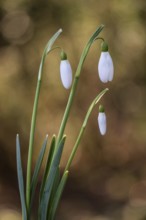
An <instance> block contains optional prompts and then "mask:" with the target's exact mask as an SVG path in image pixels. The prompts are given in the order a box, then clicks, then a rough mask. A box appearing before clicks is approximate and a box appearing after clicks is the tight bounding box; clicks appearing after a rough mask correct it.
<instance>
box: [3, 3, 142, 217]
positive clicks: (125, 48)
mask: <svg viewBox="0 0 146 220" xmlns="http://www.w3.org/2000/svg"><path fill="white" fill-rule="evenodd" d="M0 22H1V26H0V219H1V220H3V219H5V220H7V219H12V220H13V219H21V214H20V213H21V208H20V201H19V194H18V185H17V174H16V162H15V161H16V158H15V154H16V152H15V137H16V133H19V134H20V140H21V145H22V155H23V165H24V170H25V172H26V162H27V150H28V140H29V129H30V119H31V113H32V105H33V98H34V92H35V86H36V80H37V72H38V68H39V63H40V59H41V54H42V52H43V49H44V46H45V44H46V42H47V41H48V39H49V38H50V37H51V36H52V35H53V34H54V33H55V32H56V31H57V30H58V29H59V28H62V29H63V34H62V35H61V37H60V38H59V39H58V40H57V43H56V45H60V46H61V47H63V48H64V50H65V51H66V52H67V54H68V58H69V60H70V62H71V64H72V68H73V70H74V72H75V70H76V67H77V64H78V61H79V57H80V54H81V52H82V49H83V47H84V45H85V43H86V42H87V40H88V38H89V37H90V36H91V34H92V33H93V32H94V31H95V29H96V28H97V26H99V25H100V24H101V23H103V24H105V26H106V27H105V29H104V31H103V32H102V33H101V36H103V37H104V38H105V39H106V40H107V42H108V43H109V49H110V53H111V55H112V57H113V61H114V66H115V77H114V81H113V82H112V83H109V84H102V83H101V82H100V81H99V78H98V73H97V65H98V59H99V56H100V42H98V41H96V42H95V43H94V45H93V46H92V48H91V51H90V53H89V55H88V57H87V60H86V62H85V65H84V69H83V72H82V74H81V79H80V82H79V86H78V90H77V94H76V98H75V100H74V106H73V108H72V111H71V115H70V118H69V124H68V126H67V129H66V134H67V137H68V140H67V144H66V148H65V150H64V156H63V160H62V166H61V167H62V168H63V167H64V166H65V164H66V161H67V158H68V155H69V153H70V151H71V149H72V146H73V144H74V142H75V139H76V136H77V134H78V131H79V129H80V126H81V123H82V121H83V118H84V116H85V113H86V111H87V109H88V105H89V104H90V102H91V101H92V99H93V98H94V97H95V96H96V94H97V93H98V92H99V91H101V90H102V89H103V88H105V87H109V89H110V91H109V93H108V94H106V96H105V97H104V98H103V99H102V103H103V104H104V106H105V109H106V113H107V119H108V132H107V135H106V136H104V137H101V136H100V134H99V131H98V127H97V120H96V118H97V114H98V107H97V108H96V109H95V110H94V111H93V113H92V115H91V117H90V120H89V123H88V126H87V129H86V131H85V135H84V138H83V140H82V143H81V146H80V148H79V150H78V153H77V155H76V158H75V160H74V163H73V165H72V168H71V170H70V177H69V181H68V183H67V186H66V189H65V192H64V194H63V198H62V202H61V205H60V208H59V210H58V216H57V218H56V219H59V220H68V219H70V220H82V219H84V220H109V219H111V220H114V219H118V220H120V219H121V220H144V219H145V218H146V217H145V216H146V139H145V137H146V131H145V126H146V110H145V109H146V101H145V97H146V72H145V69H146V62H145V57H146V29H145V26H146V2H145V1H142V0H140V1H135V0H133V1H131V0H122V1H114V0H111V1H105V0H102V1H101V0H99V1H96V0H91V1H81V0H78V1H69V0H68V1H67V0H62V1H59V0H54V1H53V0H52V1H47V0H40V1H39V0H36V1H35V0H29V1H25V0H21V1H20V0H19V1H18V0H14V1H9V0H3V1H1V2H0ZM59 63H60V58H59V52H58V51H54V52H53V53H52V54H51V55H49V57H48V59H47V60H46V63H45V71H44V76H43V84H42V91H41V97H40V103H39V111H38V120H37V128H36V137H35V152H34V162H35V159H36V157H37V155H38V152H39V149H40V145H41V144H42V142H43V139H44V137H45V135H46V133H48V134H49V137H50V140H51V137H52V135H53V134H54V133H57V132H58V127H59V124H60V121H61V117H62V115H63V111H64V109H65V105H66V102H67V98H68V94H69V92H68V91H65V90H64V88H63V87H62V85H61V82H60V75H59ZM42 171H43V170H42ZM34 216H35V212H34Z"/></svg>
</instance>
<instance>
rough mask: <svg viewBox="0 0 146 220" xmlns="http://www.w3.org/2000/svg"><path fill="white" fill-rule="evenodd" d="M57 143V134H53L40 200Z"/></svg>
mask: <svg viewBox="0 0 146 220" xmlns="http://www.w3.org/2000/svg"><path fill="white" fill-rule="evenodd" d="M55 143H56V136H55V135H53V137H52V141H51V145H50V151H49V154H48V158H47V163H46V167H45V172H44V176H43V180H42V184H41V189H40V200H41V198H42V194H43V190H44V186H45V182H46V179H47V176H48V173H49V169H50V164H51V161H52V157H53V154H54V149H55Z"/></svg>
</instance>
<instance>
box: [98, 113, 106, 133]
mask: <svg viewBox="0 0 146 220" xmlns="http://www.w3.org/2000/svg"><path fill="white" fill-rule="evenodd" d="M98 126H99V130H100V133H101V135H105V133H106V114H105V112H99V114H98Z"/></svg>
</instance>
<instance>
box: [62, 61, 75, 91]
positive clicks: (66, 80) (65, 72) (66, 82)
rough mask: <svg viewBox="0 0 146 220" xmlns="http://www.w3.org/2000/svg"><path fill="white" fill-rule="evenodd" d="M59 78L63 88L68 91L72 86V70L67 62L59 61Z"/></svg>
mask: <svg viewBox="0 0 146 220" xmlns="http://www.w3.org/2000/svg"><path fill="white" fill-rule="evenodd" d="M60 76H61V81H62V84H63V86H64V87H65V88H66V89H69V88H70V87H71V84H72V69H71V65H70V63H69V61H68V60H61V62H60Z"/></svg>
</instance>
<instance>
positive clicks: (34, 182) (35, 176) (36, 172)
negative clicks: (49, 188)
mask: <svg viewBox="0 0 146 220" xmlns="http://www.w3.org/2000/svg"><path fill="white" fill-rule="evenodd" d="M47 141H48V135H47V136H46V138H45V141H44V143H43V146H42V148H41V150H40V153H39V156H38V159H37V162H36V165H35V169H34V173H33V177H32V182H31V205H32V202H33V198H34V193H35V189H36V185H37V181H38V175H39V171H40V168H41V165H42V162H43V158H44V154H45V151H46V146H47Z"/></svg>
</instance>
